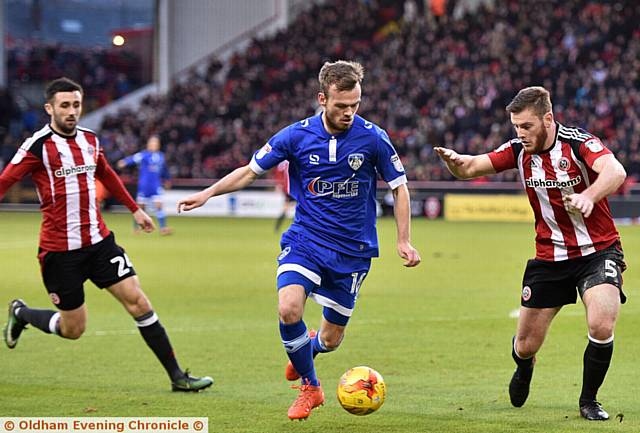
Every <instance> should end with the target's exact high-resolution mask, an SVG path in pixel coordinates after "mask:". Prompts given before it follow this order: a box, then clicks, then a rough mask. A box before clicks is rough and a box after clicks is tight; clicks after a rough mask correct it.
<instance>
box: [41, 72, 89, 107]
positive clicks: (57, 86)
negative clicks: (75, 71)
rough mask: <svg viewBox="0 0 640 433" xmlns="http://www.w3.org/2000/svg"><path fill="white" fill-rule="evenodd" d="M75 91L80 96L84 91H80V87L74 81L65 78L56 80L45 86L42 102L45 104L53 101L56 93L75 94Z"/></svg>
mask: <svg viewBox="0 0 640 433" xmlns="http://www.w3.org/2000/svg"><path fill="white" fill-rule="evenodd" d="M76 90H77V91H78V92H80V93H81V94H84V91H83V90H82V86H81V85H80V84H78V83H76V82H75V81H73V80H71V79H69V78H67V77H61V78H57V79H55V80H53V81H51V82H50V83H49V84H47V87H45V89H44V100H45V101H47V102H51V101H52V100H53V97H54V96H55V95H56V93H59V92H75V91H76Z"/></svg>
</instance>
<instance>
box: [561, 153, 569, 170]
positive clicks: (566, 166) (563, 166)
mask: <svg viewBox="0 0 640 433" xmlns="http://www.w3.org/2000/svg"><path fill="white" fill-rule="evenodd" d="M569 167H571V162H570V161H569V158H567V157H566V156H563V157H562V158H560V160H558V169H559V170H562V171H567V170H569Z"/></svg>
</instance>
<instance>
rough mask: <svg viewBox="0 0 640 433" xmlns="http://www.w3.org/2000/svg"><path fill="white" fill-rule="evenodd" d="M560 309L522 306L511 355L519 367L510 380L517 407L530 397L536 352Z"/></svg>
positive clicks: (513, 399)
mask: <svg viewBox="0 0 640 433" xmlns="http://www.w3.org/2000/svg"><path fill="white" fill-rule="evenodd" d="M558 311H560V307H555V308H528V307H520V316H519V318H518V330H517V332H516V336H515V337H514V338H513V344H512V349H511V356H512V357H513V360H514V361H515V363H516V366H517V367H516V370H515V371H514V372H513V376H512V377H511V382H509V398H510V400H511V404H512V405H513V406H515V407H521V406H522V405H523V404H524V403H525V402H526V401H527V397H529V387H530V385H531V378H532V376H533V367H534V364H535V354H536V353H537V352H538V350H540V347H541V346H542V343H543V342H544V339H545V337H546V335H547V331H548V330H549V326H550V325H551V321H552V320H553V318H554V317H555V316H556V314H558Z"/></svg>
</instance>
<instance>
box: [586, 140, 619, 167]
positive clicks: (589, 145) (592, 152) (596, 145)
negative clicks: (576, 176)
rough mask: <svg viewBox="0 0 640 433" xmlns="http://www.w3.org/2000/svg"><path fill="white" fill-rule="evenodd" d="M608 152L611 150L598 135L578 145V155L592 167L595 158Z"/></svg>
mask: <svg viewBox="0 0 640 433" xmlns="http://www.w3.org/2000/svg"><path fill="white" fill-rule="evenodd" d="M610 153H612V152H611V151H610V150H609V149H608V148H606V147H605V146H604V145H603V144H602V142H601V141H600V139H599V138H598V137H591V138H589V139H588V140H586V141H585V142H584V143H582V144H581V145H580V156H581V157H582V158H583V159H584V161H585V162H586V163H587V165H588V166H589V167H593V163H594V162H595V160H596V159H598V158H600V157H601V156H602V155H608V154H610Z"/></svg>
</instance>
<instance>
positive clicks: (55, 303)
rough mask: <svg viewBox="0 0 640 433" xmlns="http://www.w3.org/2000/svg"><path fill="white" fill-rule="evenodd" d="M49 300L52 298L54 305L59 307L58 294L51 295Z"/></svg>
mask: <svg viewBox="0 0 640 433" xmlns="http://www.w3.org/2000/svg"><path fill="white" fill-rule="evenodd" d="M49 298H51V302H53V305H58V304H59V303H60V296H58V294H57V293H49Z"/></svg>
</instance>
